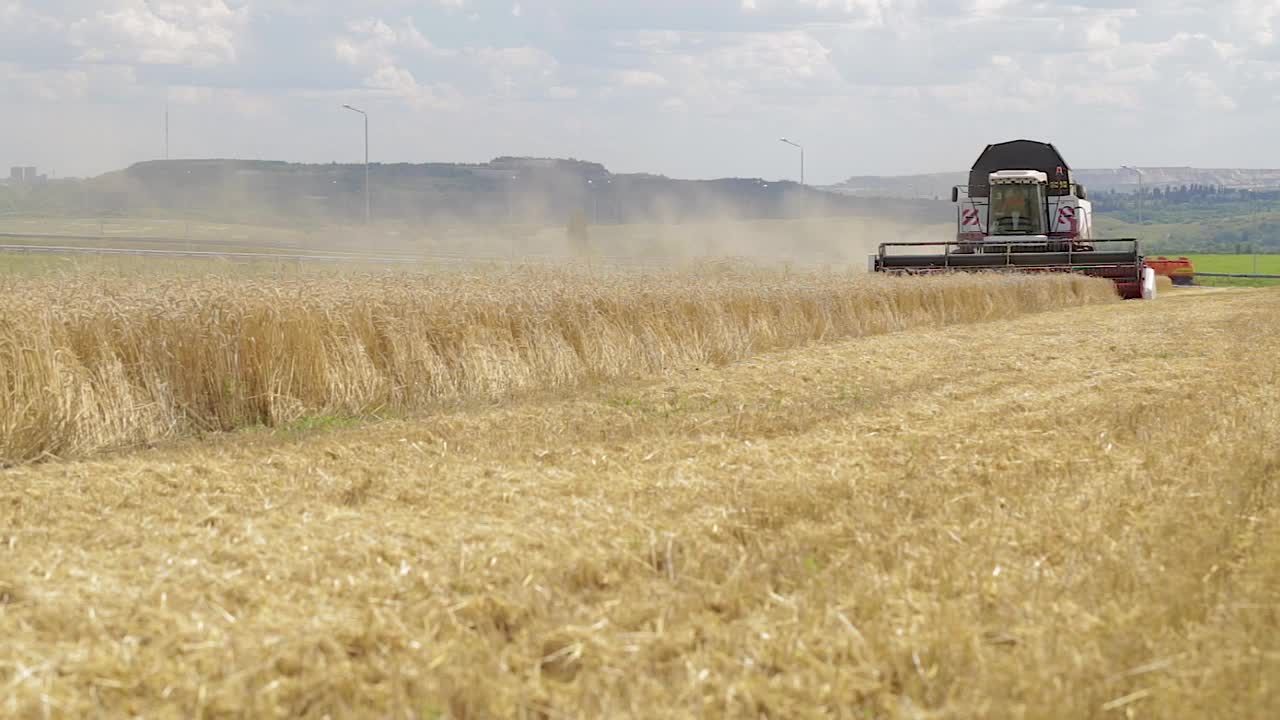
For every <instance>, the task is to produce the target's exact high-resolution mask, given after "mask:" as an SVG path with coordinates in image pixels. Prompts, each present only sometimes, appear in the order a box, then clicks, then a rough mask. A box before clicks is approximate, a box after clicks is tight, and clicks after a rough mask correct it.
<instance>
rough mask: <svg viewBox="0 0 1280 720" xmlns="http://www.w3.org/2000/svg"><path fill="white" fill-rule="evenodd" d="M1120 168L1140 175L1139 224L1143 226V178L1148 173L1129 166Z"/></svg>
mask: <svg viewBox="0 0 1280 720" xmlns="http://www.w3.org/2000/svg"><path fill="white" fill-rule="evenodd" d="M1120 168H1121V169H1122V170H1132V171H1133V172H1135V173H1137V174H1138V224H1139V225H1141V224H1142V178H1143V176H1144V175H1145V174H1146V173H1144V172H1142V171H1141V170H1139V169H1138V168H1136V167H1129V166H1128V165H1121V166H1120Z"/></svg>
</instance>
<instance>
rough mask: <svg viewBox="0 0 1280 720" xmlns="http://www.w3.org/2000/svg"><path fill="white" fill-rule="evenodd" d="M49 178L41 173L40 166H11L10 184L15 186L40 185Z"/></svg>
mask: <svg viewBox="0 0 1280 720" xmlns="http://www.w3.org/2000/svg"><path fill="white" fill-rule="evenodd" d="M46 180H48V177H46V176H44V175H41V174H40V170H39V168H36V167H30V166H27V167H23V166H15V167H11V168H9V184H10V185H13V186H15V187H19V186H26V185H39V184H40V183H43V182H45V181H46Z"/></svg>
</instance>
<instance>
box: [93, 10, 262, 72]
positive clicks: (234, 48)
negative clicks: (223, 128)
mask: <svg viewBox="0 0 1280 720" xmlns="http://www.w3.org/2000/svg"><path fill="white" fill-rule="evenodd" d="M107 5H108V7H106V8H102V9H99V10H98V11H97V12H95V13H94V14H92V15H91V16H88V17H81V18H79V19H77V20H75V21H74V22H72V23H71V25H70V32H69V39H70V41H71V43H72V44H73V45H74V46H76V47H78V48H80V49H81V55H80V58H81V59H83V60H88V61H92V62H118V63H139V64H144V65H192V66H197V67H200V66H211V65H221V64H225V63H233V62H235V61H236V59H237V55H238V51H239V41H240V35H241V33H242V31H243V30H244V28H245V26H246V25H247V23H248V20H249V8H248V6H247V5H239V6H236V5H229V4H228V3H227V2H226V0H167V1H163V2H147V1H146V0H113V1H112V2H109V3H108V4H107Z"/></svg>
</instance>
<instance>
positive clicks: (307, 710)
mask: <svg viewBox="0 0 1280 720" xmlns="http://www.w3.org/2000/svg"><path fill="white" fill-rule="evenodd" d="M554 280H555V279H554V278H553V279H552V280H549V281H547V282H543V283H542V284H541V285H539V284H537V283H530V284H529V285H526V286H524V293H523V296H522V297H521V298H520V301H521V302H528V303H534V302H536V301H537V299H538V298H542V297H544V296H543V295H541V294H539V293H541V292H544V291H545V292H548V293H553V292H554V288H555V287H556V286H555V285H554V284H553V283H552V281H554ZM366 282H367V281H366V280H361V281H360V283H361V284H362V286H363V287H368V285H366V284H365V283H366ZM460 282H462V281H461V280H460ZM572 282H573V283H575V284H576V283H581V282H582V281H580V280H577V279H574V280H573V281H572ZM717 282H720V283H722V284H720V285H717V284H716V283H717ZM738 282H739V279H736V278H729V279H724V280H721V281H715V280H708V281H707V284H706V285H700V286H699V289H698V290H697V291H696V292H698V293H707V295H703V296H702V297H705V298H720V299H721V302H722V303H725V304H724V305H722V306H721V307H720V309H717V310H715V314H714V315H712V316H708V317H719V318H731V317H745V316H747V315H750V314H751V313H748V312H747V311H746V310H736V311H734V312H737V313H740V314H736V315H735V314H734V312H730V310H728V309H725V308H731V307H736V306H732V305H731V304H729V303H728V298H731V297H738V298H739V299H741V298H742V297H743V296H742V295H738V296H734V295H733V294H732V293H729V292H728V289H729V288H732V287H737V283H738ZM779 282H780V283H782V281H779ZM793 282H800V281H793ZM802 282H803V283H817V282H818V281H817V280H814V279H813V278H809V279H806V280H803V281H802ZM916 282H921V281H916ZM945 282H958V283H962V284H961V285H960V286H958V287H965V288H969V290H968V291H967V292H972V293H975V294H974V295H972V296H970V300H969V301H967V302H965V303H958V304H956V305H954V306H952V305H948V307H953V308H954V309H952V310H950V311H948V312H947V313H944V314H941V315H938V314H922V315H915V316H911V317H914V318H915V320H913V321H909V320H908V315H907V314H905V313H904V312H903V311H902V310H901V309H894V310H888V309H886V310H883V312H882V313H881V314H880V315H876V317H879V318H881V320H880V321H879V323H880V324H878V325H874V326H872V325H858V326H856V327H857V328H860V329H859V330H857V332H849V333H847V334H845V335H843V336H842V335H840V334H838V333H836V332H835V331H834V330H831V331H829V332H828V333H827V334H826V335H822V334H820V333H814V332H813V331H812V330H811V328H813V327H814V325H813V324H812V323H813V321H812V319H810V320H809V321H807V322H808V323H809V324H805V325H802V326H801V327H806V328H810V330H806V331H805V332H803V333H802V332H799V331H798V330H794V326H791V325H788V327H793V332H794V334H791V335H783V334H780V331H777V330H775V331H774V333H773V334H766V335H762V336H760V337H763V338H774V340H771V341H770V342H768V343H766V342H764V341H763V340H761V344H760V345H747V344H744V342H745V341H742V340H738V341H737V343H736V344H722V345H719V346H718V347H729V348H738V349H739V351H741V352H740V354H739V355H737V356H733V355H723V356H719V357H717V356H713V355H690V356H681V357H682V360H681V362H671V363H670V364H669V365H666V364H664V365H662V366H661V372H658V373H656V374H655V372H654V367H656V366H651V365H635V366H626V367H623V366H619V365H609V366H607V367H611V368H615V371H616V373H615V374H614V375H613V376H612V377H610V378H608V381H607V382H592V381H590V380H589V379H588V378H587V376H586V375H583V376H582V378H581V379H578V380H573V381H570V380H569V379H568V378H567V376H566V380H565V383H564V384H563V385H561V386H560V387H558V388H557V389H556V390H554V391H549V392H532V393H519V392H517V393H513V394H506V393H509V392H510V391H512V390H513V388H514V387H515V386H512V385H509V384H508V385H501V386H495V385H488V386H485V387H486V388H487V389H486V390H485V392H484V393H480V395H477V396H476V397H477V398H480V397H482V396H483V397H484V398H486V399H477V400H476V401H474V402H457V401H454V402H449V403H445V404H442V405H439V406H432V407H429V408H426V409H424V410H422V411H420V412H415V413H409V414H406V415H405V416H402V417H397V418H393V419H389V420H384V421H381V422H369V423H362V424H357V425H355V426H353V427H347V428H340V429H336V430H330V431H323V432H313V431H307V432H295V431H290V430H286V429H275V430H272V429H265V430H254V431H250V432H239V433H232V434H225V435H224V434H210V435H207V436H205V437H203V438H189V439H179V440H176V441H173V442H167V443H164V444H161V445H160V446H158V447H156V448H153V449H149V450H127V451H116V452H108V453H94V454H90V455H87V456H86V457H83V458H81V459H77V460H71V461H62V462H52V461H50V462H42V463H24V464H21V465H18V466H16V467H12V468H10V469H8V470H4V471H0V635H2V636H3V637H4V638H5V643H3V644H0V715H5V716H13V717H84V716H105V717H138V716H142V717H160V718H164V717H175V718H177V717H182V718H186V717H204V718H216V717H246V718H249V717H251V718H261V717H304V718H324V717H331V718H336V717H379V718H382V717H396V718H507V717H510V718H545V719H551V718H604V717H637V718H657V717H661V718H703V717H706V718H713V717H714V718H718V717H734V718H810V717H814V718H817V717H830V718H859V719H862V718H973V717H1007V718H1091V717H1096V718H1113V717H1116V718H1120V717H1135V718H1141V717H1153V718H1165V717H1188V718H1201V717H1203V718H1219V717H1230V718H1263V717H1272V716H1274V715H1275V714H1276V710H1277V708H1280V683H1278V682H1277V681H1276V678H1277V677H1280V505H1278V504H1277V501H1278V500H1280V483H1277V479H1278V478H1280V454H1278V453H1277V448H1280V399H1278V398H1280V394H1278V393H1277V392H1276V388H1277V385H1278V383H1280V293H1275V292H1266V291H1234V290H1232V291H1179V292H1177V293H1172V294H1170V296H1169V297H1167V298H1165V299H1162V300H1159V301H1157V302H1152V303H1141V302H1131V303H1118V302H1106V301H1103V302H1099V303H1084V304H1081V303H1082V302H1083V300H1084V299H1086V298H1082V297H1081V295H1080V292H1081V290H1079V289H1077V290H1072V291H1071V294H1069V295H1062V294H1060V293H1062V292H1064V289H1063V288H1058V289H1056V290H1050V289H1049V288H1050V285H1045V284H1043V283H1041V281H1040V280H1034V281H1029V282H1032V283H1033V284H1034V288H1031V287H1027V288H1020V286H1018V285H1017V284H1016V283H1015V284H1014V285H1009V286H1005V285H998V286H980V285H978V286H975V285H966V284H964V283H967V282H969V280H967V279H958V280H954V281H944V284H943V285H938V286H930V287H929V288H928V289H924V288H922V287H920V286H915V285H911V284H910V283H908V284H904V285H901V286H897V285H894V284H892V283H891V284H889V285H885V286H880V287H876V288H875V290H876V292H879V293H882V294H883V293H892V292H893V291H894V290H895V289H897V290H901V291H906V290H907V289H908V288H911V292H917V293H925V296H926V297H927V296H928V294H929V293H930V292H932V291H933V290H937V289H939V288H943V287H952V286H948V285H945ZM979 282H986V280H981V279H980V280H979ZM991 282H996V283H1003V282H1012V281H999V280H994V279H993V280H991ZM1054 282H1057V281H1055V280H1051V279H1050V280H1049V283H1050V284H1052V283H1054ZM677 285H679V284H677ZM544 286H545V287H544ZM483 287H484V286H478V285H473V286H472V287H471V288H470V290H472V291H474V292H475V293H477V295H478V296H484V297H486V298H488V297H490V296H488V295H485V294H484V293H485V292H487V291H486V290H482V288H483ZM781 287H782V286H781V285H780V286H779V289H778V290H777V291H778V292H782V290H781ZM806 287H810V286H808V285H806ZM1055 287H1056V286H1055ZM711 288H718V289H716V290H714V292H713V290H712V289H711ZM197 289H204V290H207V289H208V287H207V286H200V287H194V288H184V289H175V290H174V293H175V295H179V296H184V295H183V294H184V293H196V290H197ZM581 289H582V288H581V286H580V285H579V290H581ZM811 289H815V288H812V287H811ZM837 290H838V291H839V292H849V293H855V292H862V291H864V290H866V288H855V289H849V288H848V287H846V286H845V285H839V286H837V287H834V288H833V287H826V288H825V289H824V290H823V292H822V293H821V294H822V296H823V297H827V296H828V295H829V294H830V293H832V292H836V291H837ZM343 292H347V291H346V290H343ZM652 292H653V293H654V296H653V298H654V299H653V304H652V305H649V306H644V305H635V303H636V302H637V295H636V292H635V287H633V286H622V285H619V284H618V283H616V282H602V283H601V284H600V285H599V286H598V287H597V289H596V290H595V291H594V293H597V294H598V295H593V294H592V293H585V294H586V295H587V297H592V298H594V301H595V304H594V305H593V307H597V306H599V307H604V308H606V309H607V308H608V307H609V306H608V304H607V303H600V302H599V300H600V298H601V297H605V298H608V297H617V295H611V293H625V294H626V296H627V297H629V298H631V300H630V302H632V303H633V305H632V307H645V308H646V310H647V311H648V312H661V311H663V310H664V309H669V308H671V307H672V305H671V304H670V302H669V299H670V297H671V296H670V295H664V294H663V293H664V292H670V290H667V291H662V290H657V289H655V290H653V291H652ZM680 292H690V291H689V290H687V289H686V290H681V291H680ZM744 292H745V291H744ZM939 292H940V290H939ZM1084 292H1085V293H1086V294H1087V293H1088V292H1090V291H1088V290H1085V291H1084ZM753 293H754V294H749V295H748V297H755V298H759V297H761V294H760V292H759V291H753ZM788 293H791V294H784V296H786V297H804V296H805V294H804V292H803V291H802V290H798V289H793V290H790V291H788ZM796 293H798V295H796ZM1000 293H1010V294H1008V295H1004V296H1000V295H999V294H1000ZM116 297H117V300H118V301H119V302H121V303H124V302H125V297H126V296H123V295H117V296H116ZM288 297H290V296H285V298H286V299H287V298H288ZM461 297H463V298H468V297H475V296H468V295H465V294H464V295H462V296H461ZM838 297H845V296H844V295H838ZM913 297H914V296H913ZM996 297H1003V298H1004V299H1005V300H1016V301H1017V302H1020V303H1025V304H1024V305H1022V306H1004V307H988V308H987V309H986V310H984V311H983V312H982V313H977V314H975V313H974V312H973V311H972V309H969V310H964V311H962V310H961V309H960V308H961V307H971V306H972V305H973V300H976V299H979V298H987V299H986V300H984V301H983V302H982V303H979V305H987V304H989V303H991V302H992V299H993V298H996ZM1028 297H1043V298H1044V299H1043V300H1042V301H1040V305H1039V306H1038V307H1041V308H1042V309H1044V312H1039V313H1030V312H1026V310H1029V309H1031V308H1032V307H1037V305H1035V304H1034V303H1028V302H1027V298H1028ZM660 301H661V302H660ZM313 302H320V301H319V300H313ZM865 302H866V300H865V299H864V300H862V301H860V302H853V303H852V304H851V305H849V306H840V307H848V308H862V307H863V306H864V304H865ZM934 302H941V301H939V300H935V301H934ZM916 303H919V306H931V305H929V303H928V302H926V301H925V300H923V299H922V300H917V301H913V302H912V304H911V305H910V307H917V304H916ZM1054 304H1058V305H1062V304H1071V305H1072V306H1071V307H1066V308H1060V309H1056V310H1054V309H1051V308H1052V306H1053V305H1054ZM215 305H216V304H215ZM218 307H222V306H218ZM278 307H279V308H290V307H295V306H294V305H293V304H291V302H284V301H281V302H279V303H278ZM325 307H326V308H327V311H328V312H329V313H330V315H331V316H332V318H338V317H342V318H346V317H361V315H360V314H359V312H357V309H358V308H359V307H360V305H359V304H358V303H350V304H346V305H338V304H329V305H326V306H325ZM800 307H801V308H809V309H810V310H809V314H805V313H801V312H800V311H799V310H797V311H795V312H797V316H803V317H810V315H811V314H812V312H813V310H812V307H813V306H811V305H807V304H803V303H802V304H801V306H800ZM1015 307H1017V308H1018V309H1014V308H1015ZM181 309H182V306H180V305H175V306H174V312H175V313H176V312H178V311H179V310H181ZM110 312H111V310H110V308H108V307H106V306H105V304H104V305H103V307H101V308H99V309H98V313H99V314H98V315H96V316H94V317H104V316H109V313H110ZM157 312H158V311H157ZM593 312H594V311H593ZM601 312H604V310H601ZM708 312H710V311H708ZM88 315H89V314H88V313H86V316H88ZM286 316H288V317H294V316H292V315H286ZM979 316H985V317H986V318H987V320H986V321H985V322H969V320H972V319H977V318H978V317H979ZM575 317H576V316H575ZM593 317H594V315H593ZM698 317H704V316H698ZM770 317H772V316H770ZM864 317H865V316H864ZM665 318H667V316H665V315H662V316H660V319H664V320H663V322H664V323H670V322H672V321H671V320H670V319H665ZM596 322H603V321H602V320H596ZM615 322H620V321H616V320H615ZM652 322H658V319H654V320H652ZM722 322H723V323H725V324H728V320H723V321H722ZM771 322H777V321H771ZM860 322H864V323H865V322H866V321H865V320H862V321H860ZM909 322H917V323H918V324H917V325H916V326H914V327H908V324H909ZM493 324H494V325H496V323H493ZM663 326H664V327H666V326H667V325H665V324H664V325H663ZM29 327H30V324H29V326H28V328H29ZM104 327H113V326H111V325H110V324H105V325H104ZM592 327H610V326H609V325H594V326H592ZM681 327H689V328H692V327H705V325H696V326H694V325H682V326H681ZM849 327H853V326H849ZM873 329H874V331H875V332H878V333H880V334H861V335H859V333H871V331H872V330H873ZM892 329H901V331H899V332H889V333H884V332H882V331H885V330H892ZM101 332H103V333H106V331H105V330H103V331H101ZM112 332H115V331H112ZM722 332H724V331H723V330H722ZM739 332H741V331H739ZM109 337H124V336H121V335H110V336H109ZM167 337H172V336H167ZM273 337H274V336H273ZM483 337H484V339H485V340H486V341H491V340H492V335H485V336H483ZM607 337H613V336H607ZM697 337H699V338H703V339H702V340H701V341H702V342H710V341H709V340H707V339H706V336H705V335H699V336H697ZM717 337H719V336H717ZM735 337H741V336H740V335H738V336H735ZM752 337H756V336H752ZM783 338H789V339H783ZM819 340H821V341H819ZM651 344H652V341H650V342H649V343H648V344H645V345H643V347H646V348H647V347H649V345H651ZM611 347H612V346H611ZM627 347H632V348H636V347H641V345H640V344H632V345H627ZM705 347H712V346H711V345H707V346H705ZM746 349H750V350H751V353H750V355H747V354H746ZM737 358H741V359H737ZM615 362H616V361H615ZM486 393H490V394H487V395H486ZM88 449H89V447H88V446H85V447H84V448H82V451H84V452H88Z"/></svg>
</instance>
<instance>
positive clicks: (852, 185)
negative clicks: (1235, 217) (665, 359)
mask: <svg viewBox="0 0 1280 720" xmlns="http://www.w3.org/2000/svg"><path fill="white" fill-rule="evenodd" d="M1141 169H1142V172H1143V173H1145V178H1144V179H1143V186H1144V187H1146V188H1147V189H1155V188H1170V187H1180V186H1182V185H1208V186H1217V187H1223V188H1229V189H1238V190H1276V189H1280V170H1244V169H1209V168H1191V167H1144V168H1141ZM1073 173H1074V175H1075V177H1076V182H1080V183H1083V184H1084V185H1085V187H1086V188H1088V189H1089V190H1090V191H1092V192H1094V193H1099V192H1110V191H1113V190H1114V191H1115V192H1121V193H1132V192H1136V191H1137V189H1138V177H1137V175H1136V174H1135V173H1133V172H1132V171H1130V170H1122V169H1119V168H1112V169H1082V170H1074V171H1073ZM966 182H968V171H956V172H945V173H933V174H927V175H898V176H875V175H861V176H854V177H851V178H849V179H848V180H845V181H844V182H842V183H839V184H836V185H831V186H828V187H827V188H826V189H827V190H830V191H832V192H837V193H843V194H848V195H853V196H857V197H884V198H938V199H945V198H949V197H950V194H951V188H952V187H954V186H956V185H963V184H965V183H966Z"/></svg>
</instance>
